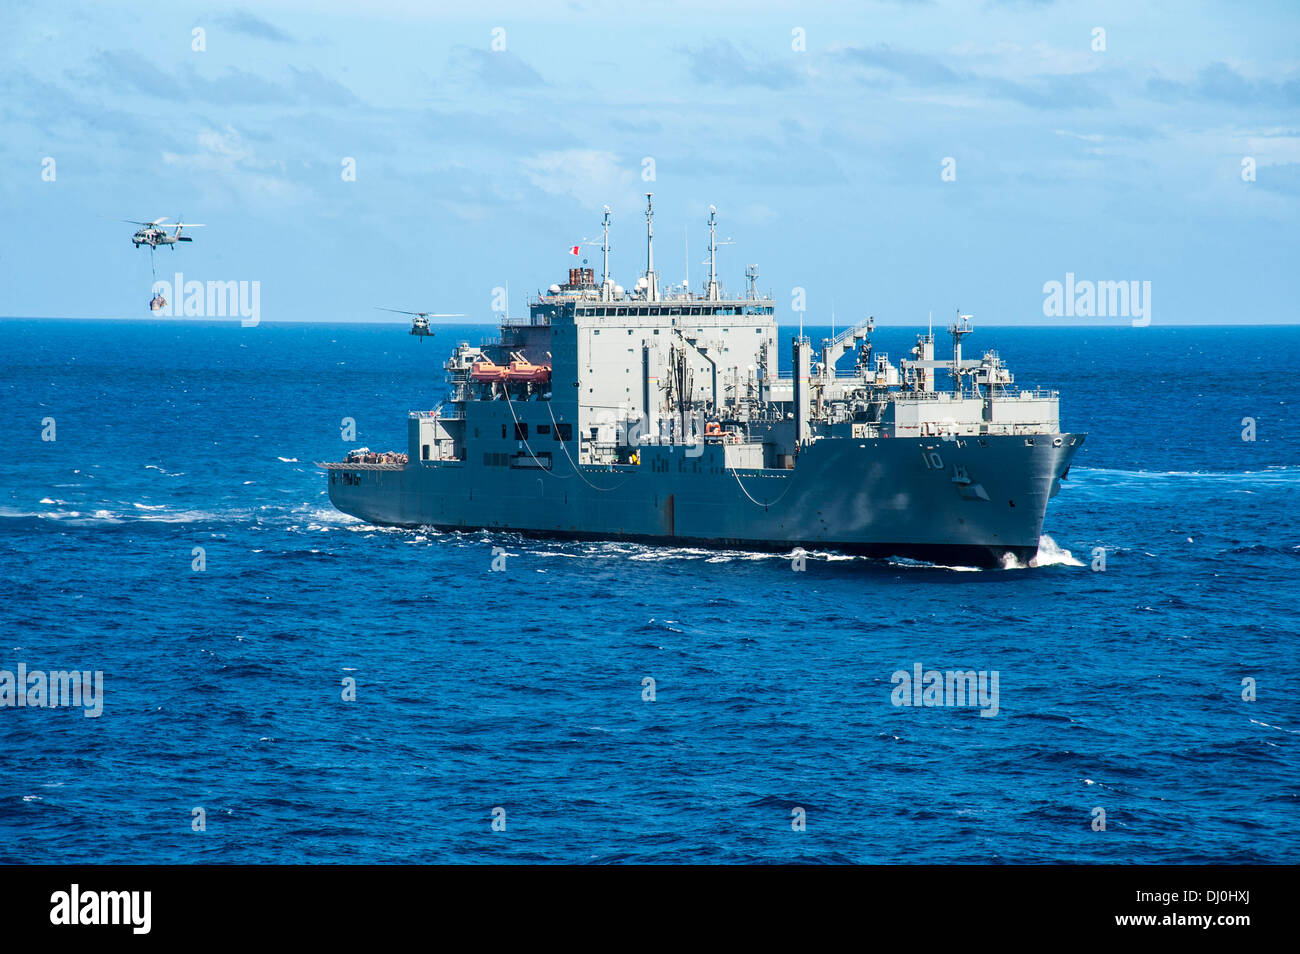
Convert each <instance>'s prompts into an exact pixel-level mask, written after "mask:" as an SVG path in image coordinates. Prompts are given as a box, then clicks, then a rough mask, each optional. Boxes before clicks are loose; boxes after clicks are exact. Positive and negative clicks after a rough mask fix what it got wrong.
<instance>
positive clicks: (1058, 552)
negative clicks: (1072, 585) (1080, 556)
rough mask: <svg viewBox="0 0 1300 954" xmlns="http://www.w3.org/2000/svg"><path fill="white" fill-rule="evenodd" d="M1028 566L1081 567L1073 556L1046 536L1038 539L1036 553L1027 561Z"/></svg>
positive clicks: (1081, 564)
mask: <svg viewBox="0 0 1300 954" xmlns="http://www.w3.org/2000/svg"><path fill="white" fill-rule="evenodd" d="M1029 565H1030V566H1061V565H1063V566H1083V563H1082V562H1081V561H1079V560H1077V559H1075V557H1074V554H1072V553H1071V552H1070V551H1069V550H1066V549H1065V548H1064V547H1062V546H1060V545H1059V544H1058V543H1057V542H1056V541H1055V540H1053V539H1052V538H1051V537H1049V536H1048V535H1047V534H1043V535H1042V536H1040V537H1039V538H1038V553H1037V555H1036V556H1035V557H1034V558H1033V559H1032V560H1030V561H1029Z"/></svg>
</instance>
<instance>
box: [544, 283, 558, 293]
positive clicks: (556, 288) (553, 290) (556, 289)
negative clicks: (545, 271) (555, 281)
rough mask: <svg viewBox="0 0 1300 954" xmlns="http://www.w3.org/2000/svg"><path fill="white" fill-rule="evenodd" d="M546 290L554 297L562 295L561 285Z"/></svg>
mask: <svg viewBox="0 0 1300 954" xmlns="http://www.w3.org/2000/svg"><path fill="white" fill-rule="evenodd" d="M546 290H547V291H548V292H550V293H551V294H552V295H558V294H559V293H560V286H559V285H552V286H551V287H550V288H548V289H546Z"/></svg>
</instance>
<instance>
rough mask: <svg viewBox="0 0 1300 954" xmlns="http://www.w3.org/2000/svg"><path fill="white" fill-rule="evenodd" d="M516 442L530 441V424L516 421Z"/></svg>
mask: <svg viewBox="0 0 1300 954" xmlns="http://www.w3.org/2000/svg"><path fill="white" fill-rule="evenodd" d="M515 440H517V441H526V440H528V424H527V423H525V422H524V421H515Z"/></svg>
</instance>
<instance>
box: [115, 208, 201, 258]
mask: <svg viewBox="0 0 1300 954" xmlns="http://www.w3.org/2000/svg"><path fill="white" fill-rule="evenodd" d="M122 221H123V222H129V223H130V224H131V225H139V226H142V228H139V229H137V230H136V233H135V235H133V236H131V244H132V245H134V246H135V247H136V248H139V247H140V246H141V245H148V246H149V248H150V249H155V248H157V247H158V246H159V245H170V246H172V248H173V250H175V247H176V243H177V242H193V241H194V239H192V238H190V237H189V236H188V235H181V229H183V228H191V229H201V228H203V227H204V226H202V225H200V224H199V223H197V222H191V223H189V224H188V225H186V223H184V222H180V221H178V222H177V223H176V224H175V225H174V226H172V225H163V223H164V222H166V221H167V216H163V217H162V218H161V219H154V220H153V221H152V222H137V221H135V220H134V219H123V220H122ZM170 228H174V229H176V231H175V232H173V233H172V234H171V235H168V234H167V230H168V229H170Z"/></svg>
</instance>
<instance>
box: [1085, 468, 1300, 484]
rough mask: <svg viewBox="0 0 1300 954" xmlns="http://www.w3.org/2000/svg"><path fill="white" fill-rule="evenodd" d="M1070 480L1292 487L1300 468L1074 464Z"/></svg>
mask: <svg viewBox="0 0 1300 954" xmlns="http://www.w3.org/2000/svg"><path fill="white" fill-rule="evenodd" d="M1070 475H1071V476H1072V477H1073V476H1075V475H1078V476H1079V477H1087V478H1092V477H1100V478H1103V479H1104V478H1114V477H1118V478H1123V479H1127V480H1142V481H1157V480H1184V481H1191V482H1194V481H1202V480H1203V481H1220V482H1229V483H1235V482H1239V483H1250V482H1257V483H1265V484H1294V483H1300V466H1293V465H1289V464H1288V465H1278V466H1275V467H1266V468H1264V469H1263V470H1122V469H1118V468H1109V467H1083V466H1079V465H1076V466H1074V467H1072V468H1071V469H1070Z"/></svg>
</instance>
